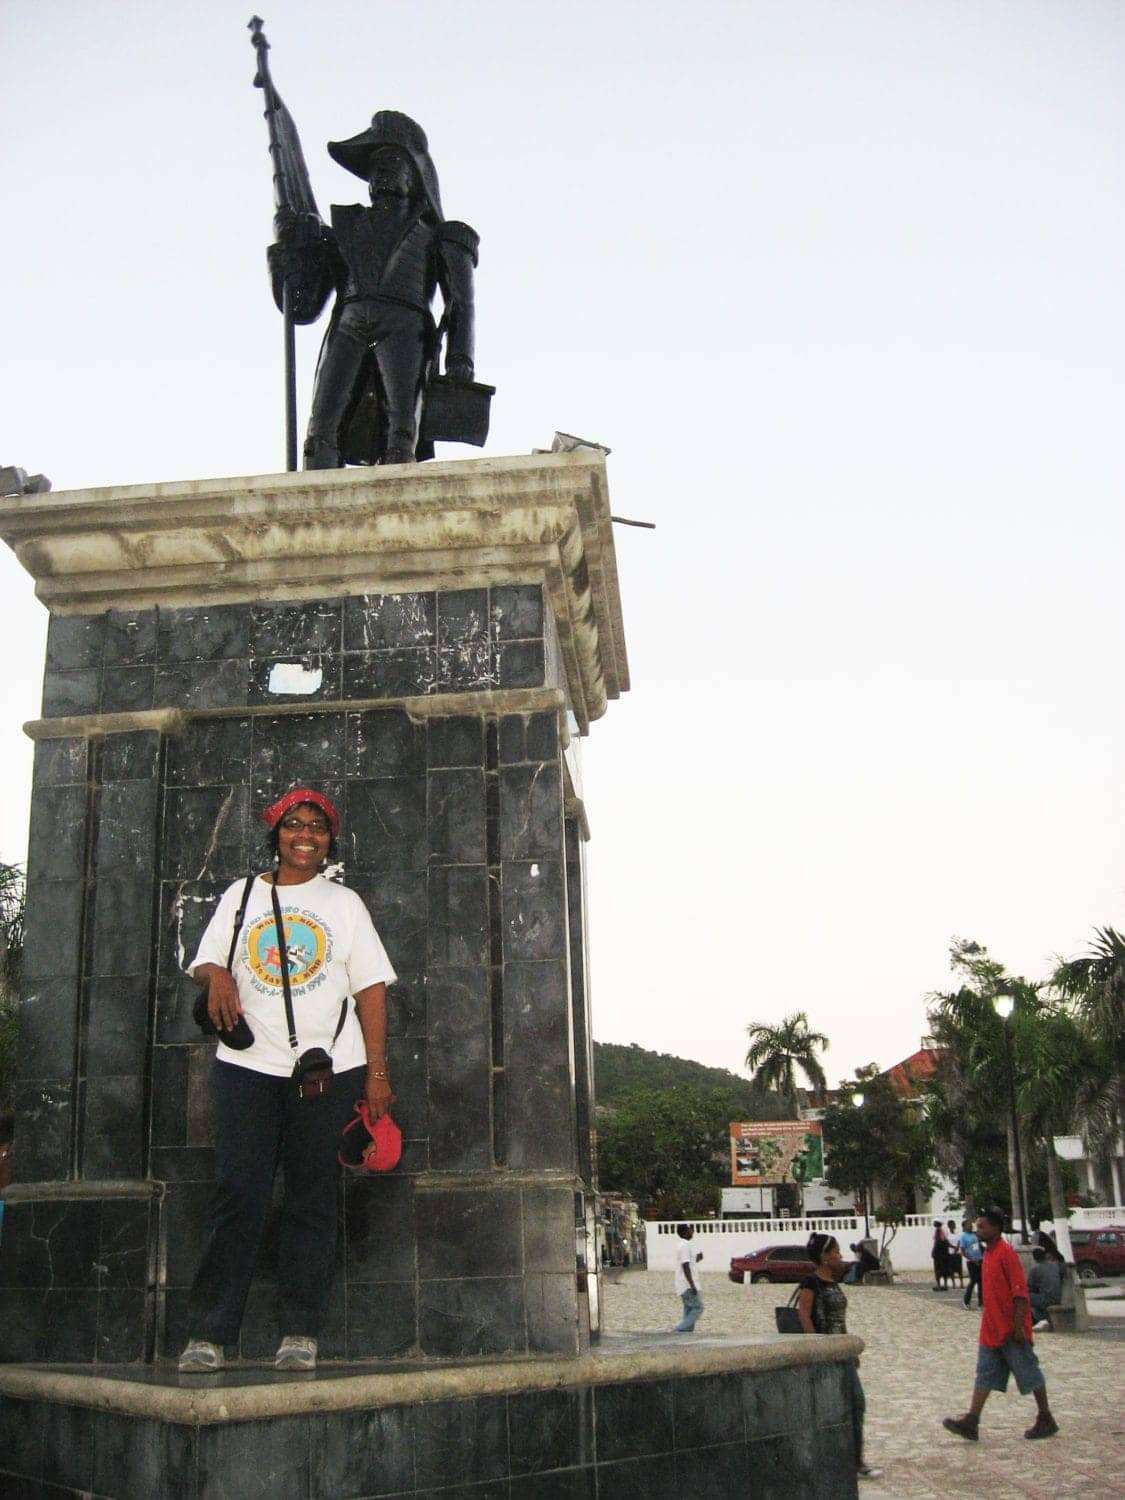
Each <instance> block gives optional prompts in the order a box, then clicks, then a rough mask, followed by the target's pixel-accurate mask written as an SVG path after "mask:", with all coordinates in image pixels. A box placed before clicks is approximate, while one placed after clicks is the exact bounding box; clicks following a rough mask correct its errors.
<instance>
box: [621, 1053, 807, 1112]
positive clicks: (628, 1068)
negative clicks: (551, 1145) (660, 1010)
mask: <svg viewBox="0 0 1125 1500" xmlns="http://www.w3.org/2000/svg"><path fill="white" fill-rule="evenodd" d="M594 1088H595V1097H596V1099H597V1102H598V1106H599V1108H603V1109H612V1108H613V1106H614V1104H615V1103H616V1102H617V1101H618V1100H619V1099H620V1097H621V1095H622V1094H624V1093H626V1092H628V1090H630V1089H635V1088H647V1089H675V1088H693V1089H729V1090H730V1092H731V1094H732V1096H733V1100H734V1102H735V1104H736V1105H737V1113H738V1115H739V1117H740V1118H742V1119H745V1120H780V1119H784V1118H785V1117H786V1115H787V1113H788V1111H787V1109H786V1107H785V1105H784V1103H783V1102H782V1101H781V1100H780V1099H779V1098H778V1097H777V1095H776V1094H773V1093H770V1091H769V1090H768V1089H760V1088H757V1087H756V1086H755V1085H754V1084H753V1083H751V1082H750V1080H749V1079H748V1078H743V1077H742V1076H741V1074H739V1073H732V1072H730V1071H729V1070H728V1069H726V1068H708V1067H706V1066H705V1065H704V1064H703V1063H699V1062H693V1061H692V1060H691V1059H690V1058H687V1057H672V1056H671V1055H670V1054H669V1053H667V1052H649V1051H647V1050H646V1049H645V1048H644V1047H638V1046H637V1044H636V1043H635V1042H632V1043H630V1044H629V1046H627V1047H624V1046H619V1045H617V1044H616V1043H614V1042H595V1043H594Z"/></svg>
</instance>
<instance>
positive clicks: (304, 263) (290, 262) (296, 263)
mask: <svg viewBox="0 0 1125 1500" xmlns="http://www.w3.org/2000/svg"><path fill="white" fill-rule="evenodd" d="M266 259H267V260H268V261H269V268H270V275H271V276H272V277H273V278H274V280H276V281H288V280H289V278H290V277H293V276H302V275H305V274H307V272H308V269H309V252H308V248H307V246H305V245H299V244H294V243H293V242H292V241H290V240H279V241H278V242H277V243H276V244H273V245H271V246H270V247H269V249H268V250H267V251H266Z"/></svg>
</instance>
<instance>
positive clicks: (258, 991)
mask: <svg viewBox="0 0 1125 1500" xmlns="http://www.w3.org/2000/svg"><path fill="white" fill-rule="evenodd" d="M262 816H263V819H264V821H265V822H266V824H267V826H268V827H269V829H270V842H271V845H272V847H273V852H274V869H273V871H272V872H271V873H267V874H264V875H258V876H251V877H249V878H248V879H247V880H245V881H243V880H239V881H236V882H235V884H234V885H232V886H231V887H230V888H229V889H228V890H227V891H226V893H225V894H224V895H223V897H222V899H221V901H220V902H219V905H218V907H217V909H216V911H215V914H214V916H213V917H212V918H211V921H210V923H209V924H208V926H207V930H206V931H205V932H204V934H203V938H202V941H201V942H200V945H199V951H198V952H197V953H196V955H195V957H194V959H193V960H192V963H191V965H190V972H191V974H192V977H193V978H194V979H195V980H196V982H197V983H198V984H200V985H201V986H203V987H204V989H205V995H204V996H201V997H200V1001H199V1002H197V1005H196V1011H195V1017H196V1020H197V1021H198V1022H199V1024H200V1026H201V1028H202V1029H203V1031H204V1032H205V1033H206V1034H212V1035H217V1036H218V1038H219V1045H218V1048H217V1049H216V1053H215V1061H214V1065H213V1075H212V1077H213V1086H214V1098H215V1123H216V1142H215V1160H216V1178H217V1181H216V1185H215V1195H214V1199H213V1202H212V1207H211V1223H210V1234H209V1237H208V1241H207V1247H206V1249H205V1251H204V1254H203V1260H202V1263H201V1264H200V1267H199V1270H198V1272H197V1273H196V1277H195V1281H194V1282H193V1284H192V1289H191V1298H190V1304H189V1318H190V1322H189V1332H190V1335H191V1337H190V1339H189V1342H188V1345H187V1348H186V1349H185V1350H184V1352H183V1354H182V1355H181V1357H180V1361H179V1368H180V1369H181V1370H182V1371H186V1372H206V1371H212V1370H218V1369H221V1368H222V1364H223V1345H224V1344H233V1343H235V1342H236V1341H237V1339H238V1333H239V1328H240V1327H241V1324H242V1313H243V1308H244V1307H245V1303H246V1295H247V1292H248V1291H249V1289H250V1282H251V1279H252V1277H253V1274H254V1266H255V1263H256V1261H257V1258H258V1249H259V1246H260V1244H261V1239H262V1232H263V1230H264V1228H265V1223H266V1216H267V1213H268V1211H269V1206H270V1199H271V1196H272V1191H273V1179H274V1175H275V1173H276V1170H277V1165H278V1163H279V1162H280V1164H281V1167H282V1171H283V1173H284V1177H285V1193H284V1200H283V1202H282V1207H281V1216H280V1234H279V1265H280V1269H281V1274H280V1275H279V1277H278V1292H279V1296H280V1302H281V1306H280V1309H279V1315H280V1328H281V1334H282V1339H281V1343H280V1345H279V1347H278V1350H277V1355H276V1358H275V1364H276V1365H277V1366H278V1368H279V1369H302V1370H309V1369H313V1368H314V1367H315V1365H316V1355H317V1338H318V1336H319V1332H320V1325H321V1321H322V1319H323V1317H324V1313H325V1310H326V1305H327V1301H328V1294H329V1290H330V1288H331V1285H332V1269H333V1261H334V1257H335V1251H336V1229H337V1176H338V1174H337V1166H336V1158H337V1150H338V1143H339V1139H340V1133H341V1131H342V1130H343V1128H344V1125H345V1124H346V1123H347V1121H348V1119H349V1117H350V1116H351V1114H352V1111H353V1108H354V1106H355V1104H356V1101H357V1100H365V1101H366V1103H367V1106H368V1110H369V1112H370V1114H371V1115H373V1116H375V1117H379V1116H381V1115H384V1114H386V1112H387V1110H388V1108H389V1106H390V1104H391V1103H392V1101H393V1097H394V1096H393V1095H392V1093H391V1084H390V1079H389V1077H388V1073H387V1063H386V1031H387V1006H386V992H387V985H388V984H391V983H393V982H394V978H395V972H394V969H393V968H392V967H391V963H390V960H389V959H388V957H387V954H386V951H385V950H384V948H383V945H382V943H381V942H380V940H379V936H378V934H377V933H376V931H375V928H374V926H373V925H372V922H371V918H370V916H369V915H368V913H367V908H366V907H365V906H364V904H363V902H362V901H361V900H360V898H359V896H357V895H356V893H355V892H354V891H350V890H348V889H346V887H344V886H342V885H337V884H336V883H335V882H334V881H330V880H326V879H325V877H324V875H323V874H322V870H323V868H324V866H325V865H326V864H327V863H328V860H329V859H330V858H331V857H332V856H333V855H334V853H335V847H336V837H337V835H338V833H339V831H340V819H339V815H338V813H337V812H336V809H335V807H334V806H333V805H332V803H331V802H330V801H329V799H328V798H327V797H325V796H323V795H322V794H321V793H320V792H315V791H310V790H309V789H308V788H305V787H298V788H296V789H295V790H293V791H291V792H287V793H286V794H285V796H283V797H281V798H279V800H278V801H276V802H275V803H274V804H273V805H272V806H271V807H268V808H267V809H266V811H265V812H264V813H263V815H262ZM352 997H354V1000H355V1004H354V1006H353V1004H352V1003H351V1002H352Z"/></svg>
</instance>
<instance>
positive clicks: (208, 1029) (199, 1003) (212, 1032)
mask: <svg viewBox="0 0 1125 1500" xmlns="http://www.w3.org/2000/svg"><path fill="white" fill-rule="evenodd" d="M253 885H254V876H253V875H247V877H246V884H245V885H244V886H243V888H242V900H241V901H240V902H239V905H238V912H237V914H236V916H235V919H234V935H233V937H232V938H231V940H230V952H229V953H228V954H227V968H228V969H230V968H231V965H232V964H233V963H234V950H235V949H236V948H237V947H238V935H239V933H240V932H241V931H242V922H243V919H244V918H245V916H246V905H247V902H248V901H249V900H250V891H251V889H252V888H253ZM209 994H210V986H208V988H207V989H205V990H203V991H202V992H201V993H200V994H199V995H197V996H196V1001H195V1004H194V1005H193V1006H192V1008H191V1017H192V1020H193V1021H194V1022H195V1024H196V1025H197V1026H198V1027H199V1029H200V1031H201V1032H202V1033H203V1035H204V1036H217V1037H218V1038H219V1040H220V1041H221V1042H222V1044H223V1046H224V1047H233V1048H234V1050H235V1051H236V1052H245V1050H246V1048H247V1047H252V1046H253V1045H254V1033H253V1032H252V1031H251V1030H250V1027H249V1025H248V1024H247V1021H246V1017H245V1016H239V1018H238V1020H237V1021H236V1022H235V1023H234V1026H233V1027H232V1028H231V1030H230V1031H223V1030H222V1029H221V1027H218V1026H216V1025H215V1023H214V1021H212V1019H211V1016H210V1014H209V1012H208V1010H207V1000H208V996H209Z"/></svg>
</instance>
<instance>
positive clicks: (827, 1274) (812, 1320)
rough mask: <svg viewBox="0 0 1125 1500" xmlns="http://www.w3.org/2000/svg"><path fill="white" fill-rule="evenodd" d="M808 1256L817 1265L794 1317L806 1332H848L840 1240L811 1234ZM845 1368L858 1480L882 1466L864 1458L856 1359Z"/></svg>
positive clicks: (862, 1398)
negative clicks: (874, 1467)
mask: <svg viewBox="0 0 1125 1500" xmlns="http://www.w3.org/2000/svg"><path fill="white" fill-rule="evenodd" d="M806 1249H807V1250H808V1255H809V1259H810V1260H811V1261H812V1262H813V1264H814V1265H815V1266H816V1274H815V1275H814V1276H806V1277H805V1279H804V1281H802V1282H801V1285H800V1287H799V1288H798V1292H797V1316H798V1318H799V1319H800V1320H801V1327H802V1328H803V1329H804V1331H805V1332H806V1333H847V1331H848V1299H847V1297H846V1296H845V1295H844V1293H843V1292H842V1291H841V1290H840V1286H839V1282H840V1279H841V1277H842V1276H843V1275H844V1274H845V1272H846V1271H847V1269H848V1267H847V1262H846V1261H845V1260H844V1257H843V1255H841V1253H840V1244H839V1241H838V1240H837V1239H836V1238H835V1236H834V1235H831V1234H810V1235H809V1239H808V1245H807V1246H806ZM846 1368H847V1370H848V1372H849V1377H850V1380H851V1386H852V1433H853V1437H854V1439H855V1468H856V1473H857V1474H858V1475H859V1477H860V1479H877V1478H878V1477H879V1475H880V1474H881V1473H882V1472H883V1471H882V1469H873V1468H871V1467H870V1466H869V1465H868V1464H867V1463H866V1462H865V1461H864V1457H863V1417H864V1413H865V1412H866V1410H867V1398H866V1396H865V1395H864V1394H863V1386H862V1385H861V1384H860V1381H859V1361H858V1360H857V1359H852V1360H849V1361H848V1363H847V1367H846Z"/></svg>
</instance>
